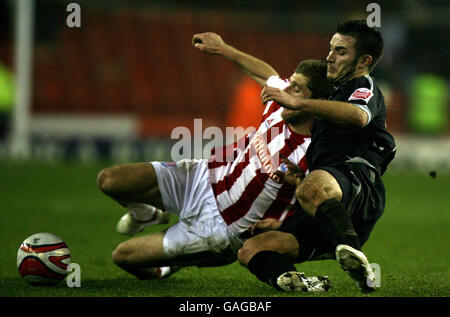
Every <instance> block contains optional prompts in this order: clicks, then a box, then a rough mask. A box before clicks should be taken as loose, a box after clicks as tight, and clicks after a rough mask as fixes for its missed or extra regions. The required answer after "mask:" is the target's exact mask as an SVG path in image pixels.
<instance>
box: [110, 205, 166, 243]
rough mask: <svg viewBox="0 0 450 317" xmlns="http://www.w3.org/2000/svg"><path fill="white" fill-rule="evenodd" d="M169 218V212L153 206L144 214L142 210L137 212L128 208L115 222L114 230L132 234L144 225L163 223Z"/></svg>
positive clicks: (142, 228)
mask: <svg viewBox="0 0 450 317" xmlns="http://www.w3.org/2000/svg"><path fill="white" fill-rule="evenodd" d="M150 207H152V206H150ZM169 220H170V213H168V212H163V211H162V210H160V209H158V208H155V207H152V208H150V209H149V211H148V212H147V214H145V215H144V216H143V215H142V211H140V213H139V214H138V212H137V211H134V210H130V211H129V212H128V213H126V214H125V215H124V216H122V218H120V220H119V221H118V222H117V225H116V230H117V232H119V233H121V234H125V235H129V236H132V235H135V234H137V233H139V232H141V231H142V230H144V228H145V227H148V226H151V225H158V224H165V223H168V222H169Z"/></svg>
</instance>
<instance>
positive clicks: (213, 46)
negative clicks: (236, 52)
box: [192, 32, 226, 54]
mask: <svg viewBox="0 0 450 317" xmlns="http://www.w3.org/2000/svg"><path fill="white" fill-rule="evenodd" d="M192 45H194V47H195V48H196V49H198V50H199V51H202V52H205V53H208V54H222V51H223V49H224V47H225V46H226V44H225V42H224V40H222V38H221V37H220V35H218V34H216V33H212V32H206V33H199V34H195V35H194V37H193V38H192Z"/></svg>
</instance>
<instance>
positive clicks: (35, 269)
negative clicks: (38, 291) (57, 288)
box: [17, 232, 70, 286]
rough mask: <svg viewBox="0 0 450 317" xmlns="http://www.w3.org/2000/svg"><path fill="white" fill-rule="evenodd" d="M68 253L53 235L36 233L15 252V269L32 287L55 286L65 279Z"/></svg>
mask: <svg viewBox="0 0 450 317" xmlns="http://www.w3.org/2000/svg"><path fill="white" fill-rule="evenodd" d="M69 263H70V251H69V248H68V247H67V245H66V243H65V242H64V241H63V240H61V239H60V238H58V237H57V236H55V235H54V234H51V233H48V232H43V233H36V234H33V235H32V236H30V237H28V238H26V239H25V241H23V243H22V245H21V246H20V248H19V251H18V252H17V269H18V270H19V273H20V275H21V276H22V277H23V278H24V279H25V281H27V282H28V283H30V284H32V285H36V286H38V285H55V284H57V283H59V282H60V281H61V280H63V279H64V278H65V277H66V274H67V271H66V269H67V266H68V265H69Z"/></svg>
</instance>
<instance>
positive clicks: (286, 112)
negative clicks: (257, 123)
mask: <svg viewBox="0 0 450 317" xmlns="http://www.w3.org/2000/svg"><path fill="white" fill-rule="evenodd" d="M305 115H306V113H305V112H304V111H301V110H290V109H287V108H284V109H283V111H282V112H281V119H283V120H284V121H285V122H287V123H296V122H297V121H298V120H299V119H302V118H303V117H304V116H305Z"/></svg>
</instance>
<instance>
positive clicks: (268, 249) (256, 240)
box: [238, 231, 331, 292]
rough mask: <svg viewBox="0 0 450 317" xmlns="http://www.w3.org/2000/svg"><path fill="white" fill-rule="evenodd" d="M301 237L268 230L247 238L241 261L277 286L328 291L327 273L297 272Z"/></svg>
mask: <svg viewBox="0 0 450 317" xmlns="http://www.w3.org/2000/svg"><path fill="white" fill-rule="evenodd" d="M299 249H300V246H299V243H298V240H297V238H296V237H295V236H294V235H293V234H291V233H287V232H282V231H268V232H264V233H261V234H259V235H256V236H254V237H252V238H251V239H249V240H247V241H246V242H245V243H244V245H243V246H242V248H241V249H240V250H239V252H238V260H239V262H240V263H241V264H242V265H244V266H247V267H248V269H249V271H250V272H251V273H253V274H255V275H256V277H257V278H258V279H259V280H260V281H262V282H265V283H267V284H269V285H271V286H273V287H275V288H276V289H279V290H285V291H303V292H325V291H328V289H329V288H330V287H331V286H330V281H329V279H328V277H327V276H313V277H306V276H305V274H304V273H302V272H297V269H296V268H295V266H294V265H293V262H294V261H295V259H296V258H298V254H299Z"/></svg>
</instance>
